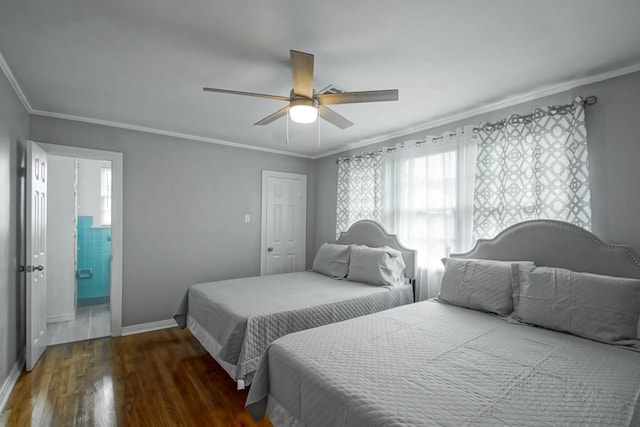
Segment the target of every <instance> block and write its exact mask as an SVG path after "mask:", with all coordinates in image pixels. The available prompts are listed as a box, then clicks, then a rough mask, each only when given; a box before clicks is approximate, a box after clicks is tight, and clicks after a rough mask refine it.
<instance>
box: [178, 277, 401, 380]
mask: <svg viewBox="0 0 640 427" xmlns="http://www.w3.org/2000/svg"><path fill="white" fill-rule="evenodd" d="M410 302H413V291H412V288H411V286H409V285H405V286H399V287H382V286H371V285H366V284H363V283H358V282H350V281H347V280H335V279H331V278H329V277H327V276H324V275H322V274H318V273H313V272H300V273H289V274H277V275H271V276H260V277H249V278H243V279H233V280H223V281H219V282H211V283H203V284H199V285H193V286H192V287H191V288H189V291H188V294H187V295H186V296H185V299H184V300H183V301H182V303H181V304H180V306H179V308H178V310H177V311H176V314H175V316H174V317H175V318H176V321H178V323H179V324H180V326H182V327H184V325H185V324H186V316H187V313H188V315H189V316H190V317H191V318H192V319H193V320H195V321H196V322H197V323H198V324H199V325H200V326H201V327H202V328H204V329H205V330H206V331H207V332H208V334H209V335H210V336H211V338H213V339H214V340H215V341H216V343H217V345H216V347H218V348H219V352H218V354H216V355H215V356H216V357H217V358H219V359H220V360H222V361H224V362H227V363H230V364H232V365H236V366H237V371H236V372H235V375H232V376H233V377H234V379H245V382H246V384H249V382H250V380H251V376H249V374H251V373H253V372H254V371H255V370H256V369H257V367H258V364H259V362H260V359H261V357H262V356H263V354H264V352H265V351H266V349H267V347H268V345H269V344H270V343H271V342H273V341H274V340H275V339H277V338H279V337H282V336H284V335H286V334H288V333H291V332H296V331H301V330H304V329H309V328H313V327H316V326H321V325H326V324H329V323H333V322H339V321H342V320H346V319H350V318H353V317H357V316H363V315H365V314H370V313H374V312H377V311H380V310H385V309H388V308H392V307H396V306H398V305H402V304H408V303H410Z"/></svg>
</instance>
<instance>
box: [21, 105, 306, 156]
mask: <svg viewBox="0 0 640 427" xmlns="http://www.w3.org/2000/svg"><path fill="white" fill-rule="evenodd" d="M30 113H31V114H33V115H34V116H43V117H52V118H54V119H64V120H71V121H74V122H82V123H91V124H94V125H102V126H110V127H114V128H120V129H127V130H133V131H137V132H145V133H151V134H155V135H162V136H168V137H171V138H181V139H188V140H191V141H199V142H208V143H211V144H217V145H225V146H228V147H234V148H243V149H247V150H254V151H262V152H265V153H273V154H281V155H284V156H293V157H301V158H303V159H311V158H312V156H310V155H307V154H298V153H292V152H289V151H284V150H276V149H274V148H263V147H257V146H255V145H249V144H241V143H238V142H231V141H225V140H222V139H216V138H209V137H206V136H198V135H191V134H188V133H180V132H173V131H169V130H162V129H156V128H150V127H146V126H138V125H131V124H128V123H121V122H112V121H109V120H101V119H93V118H91V117H83V116H75V115H72V114H62V113H53V112H49V111H42V110H32V111H30Z"/></svg>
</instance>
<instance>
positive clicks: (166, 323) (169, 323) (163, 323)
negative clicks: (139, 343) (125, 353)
mask: <svg viewBox="0 0 640 427" xmlns="http://www.w3.org/2000/svg"><path fill="white" fill-rule="evenodd" d="M175 326H178V325H177V323H176V321H175V320H173V319H167V320H159V321H157V322H150V323H142V324H140V325H132V326H123V327H122V335H123V336H125V335H134V334H143V333H145V332H151V331H158V330H160V329H168V328H173V327H175Z"/></svg>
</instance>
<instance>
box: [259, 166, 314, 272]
mask: <svg viewBox="0 0 640 427" xmlns="http://www.w3.org/2000/svg"><path fill="white" fill-rule="evenodd" d="M306 220H307V176H306V175H300V174H293V173H284V172H273V171H262V239H261V243H262V244H261V250H262V256H261V262H260V274H263V275H264V274H279V273H292V272H294V271H304V269H305V249H306V228H307V226H306Z"/></svg>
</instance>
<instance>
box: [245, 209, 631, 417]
mask: <svg viewBox="0 0 640 427" xmlns="http://www.w3.org/2000/svg"><path fill="white" fill-rule="evenodd" d="M452 257H454V259H457V260H459V261H460V262H467V261H468V262H470V263H476V264H473V265H474V267H473V268H467V269H466V270H463V271H462V273H461V274H460V275H459V276H457V277H459V278H460V279H459V280H461V281H464V282H469V283H471V282H473V281H477V280H488V281H491V280H495V281H497V280H498V279H499V277H498V275H495V277H493V276H491V275H488V274H485V273H486V272H487V271H489V270H486V269H485V270H483V267H482V266H481V262H480V264H478V261H477V260H497V261H508V263H504V264H506V265H508V266H509V267H508V269H509V271H511V272H515V275H514V276H513V280H514V282H513V284H514V287H516V288H517V292H514V293H513V300H512V301H513V303H512V304H511V302H510V301H509V300H508V299H507V300H506V305H507V306H510V307H507V308H506V311H505V313H507V312H509V310H512V311H513V313H512V314H510V315H506V314H504V313H502V315H497V314H488V313H486V312H484V311H480V310H477V309H476V310H474V309H470V308H464V307H460V306H457V305H453V304H445V303H443V302H438V301H424V302H420V303H416V304H410V305H406V306H402V307H397V308H393V309H390V310H386V311H382V312H379V313H375V314H371V315H368V316H364V317H358V318H355V319H351V320H347V321H344V322H340V323H334V324H331V325H327V326H323V327H320V328H315V329H311V330H306V331H301V332H297V333H293V334H289V335H286V336H284V337H282V338H280V339H278V340H276V341H274V342H273V343H272V344H271V345H270V346H269V348H268V351H267V352H266V354H265V356H264V358H263V359H262V361H261V364H260V367H259V369H258V371H257V373H256V374H255V377H254V378H253V385H252V386H251V389H250V391H249V395H248V398H247V402H246V408H247V410H248V411H249V412H250V413H251V415H252V416H253V417H254V418H256V419H260V418H262V417H263V416H264V415H265V413H268V415H269V418H270V420H271V422H272V423H273V424H274V425H287V426H295V425H304V426H363V425H367V426H375V425H438V426H442V425H452V426H459V425H460V426H463V425H474V426H475V425H486V426H514V425H515V426H526V425H532V426H533V425H535V426H538V425H550V426H551V425H553V426H555V425H580V426H583V425H615V426H638V425H640V403H639V399H640V353H639V352H637V349H638V347H639V346H638V344H639V343H640V341H638V339H639V338H640V337H639V336H638V335H639V331H638V329H640V325H638V317H639V315H638V308H639V307H640V298H639V297H638V296H639V295H640V292H638V286H640V282H638V281H637V280H631V279H616V278H619V277H624V278H633V279H639V278H640V261H639V260H638V258H637V257H636V256H635V255H634V254H633V253H632V252H631V251H630V250H629V249H627V248H625V247H622V246H612V245H607V244H605V243H603V242H602V241H600V240H599V239H598V238H596V237H595V236H594V235H593V234H591V233H589V232H587V231H585V230H583V229H580V228H578V227H575V226H573V225H570V224H567V223H563V222H558V221H530V222H525V223H521V224H517V225H515V226H513V227H511V228H509V229H507V230H505V231H504V232H502V233H501V234H500V235H498V236H497V237H496V238H495V239H493V240H490V241H482V240H481V241H479V242H478V244H477V245H476V247H475V248H474V249H473V250H472V251H471V252H469V253H467V254H461V255H457V256H452ZM511 261H529V263H522V262H521V263H511ZM452 264H453V262H452ZM493 264H495V265H493V267H492V268H494V267H495V266H496V265H497V266H498V267H499V268H502V267H501V266H500V264H502V263H493ZM533 264H535V266H537V267H535V266H532V265H533ZM448 265H449V264H448ZM470 265H471V264H470ZM514 266H515V267H514ZM447 269H449V266H448V267H447ZM536 269H538V270H536ZM567 270H570V271H572V272H587V273H593V274H596V275H603V276H613V277H612V278H611V277H610V278H605V279H606V280H605V281H604V282H598V280H600V278H599V277H596V276H592V275H589V274H581V273H571V272H569V273H567ZM536 271H537V272H536ZM539 273H540V274H542V273H544V274H547V275H548V276H542V277H549V278H550V279H549V281H550V282H552V286H551V287H550V288H548V289H547V291H545V292H541V289H542V288H543V287H545V286H546V285H547V284H545V283H538V284H537V285H536V286H530V285H532V284H534V285H535V283H534V282H535V281H533V279H532V278H534V277H537V276H536V275H539ZM447 274H448V273H447V272H445V276H447ZM549 274H550V275H549ZM451 277H453V276H450V277H449V279H447V278H446V277H445V279H443V286H445V281H446V280H450V279H451ZM516 280H518V281H519V282H516ZM516 283H517V284H516ZM594 283H595V284H594ZM603 283H604V284H605V285H606V286H604V287H602V286H603ZM446 286H447V287H448V288H449V289H454V290H455V292H453V293H451V295H452V298H453V299H454V300H455V298H458V300H457V303H458V305H465V304H466V303H465V302H464V301H466V300H465V298H468V300H469V301H470V303H469V304H466V305H473V304H475V303H477V302H478V301H480V303H479V304H480V306H482V307H485V306H483V304H488V306H489V307H490V306H492V305H496V301H497V300H500V299H501V298H502V300H503V302H504V295H502V296H501V295H499V294H498V293H496V294H492V295H491V297H490V298H486V296H487V294H484V293H482V292H479V291H477V290H473V289H472V290H471V292H476V294H475V295H471V296H470V297H469V295H461V294H462V293H464V291H465V290H464V289H462V288H456V287H455V286H454V287H451V284H450V283H447V284H446ZM509 286H511V285H509ZM527 286H528V287H527ZM607 286H610V287H609V288H607ZM514 290H515V288H514ZM467 291H469V289H467ZM478 292H479V293H478ZM483 292H484V291H483ZM545 293H546V294H547V295H543V294H545ZM618 293H619V294H618ZM441 295H443V294H441ZM508 297H509V298H511V295H509V296H508ZM545 298H548V299H549V300H548V301H547V300H546V299H545ZM460 301H462V302H460ZM536 304H538V305H537V306H536ZM612 304H613V305H612ZM497 306H500V304H498V305H497ZM530 306H533V307H539V309H540V310H541V313H537V314H538V317H535V316H531V315H530V313H528V312H527V311H526V310H525V308H527V307H530ZM618 306H619V307H620V313H617V312H616V310H612V309H611V307H618ZM623 307H626V308H625V309H623ZM487 310H489V309H487ZM500 310H502V308H500V309H498V312H500ZM625 310H627V311H628V312H631V314H629V313H627V311H625ZM489 311H491V310H489ZM623 311H625V312H624V313H623ZM516 313H519V314H520V320H522V318H525V320H530V319H533V320H530V322H531V323H534V324H537V325H540V326H545V327H546V328H542V327H537V326H532V325H530V324H525V323H523V322H522V321H518V320H517V316H516V318H514V316H513V314H516ZM499 314H500V313H499ZM507 314H508V313H507ZM527 316H529V317H527ZM536 319H539V320H536ZM557 319H562V322H559V323H558V325H560V326H555V328H557V329H559V330H566V331H570V332H572V333H574V334H577V335H582V336H590V337H592V339H586V338H582V337H579V336H575V335H570V334H568V333H566V332H559V331H556V330H550V329H548V328H549V327H551V326H550V325H552V326H553V325H555V324H554V321H556V320H557ZM594 319H595V320H596V321H597V322H596V323H597V325H596V326H597V327H596V326H594V325H595V323H594V325H592V324H591V322H592V320H594ZM563 322H564V323H563ZM607 322H609V323H608V324H607ZM633 322H635V323H633ZM622 325H626V326H625V327H626V335H631V336H625V333H621V335H620V334H618V335H616V329H617V328H618V326H620V328H622V329H624V327H623V326H622ZM629 327H631V329H632V330H631V331H629ZM563 328H566V329H563ZM634 328H635V329H634ZM591 334H593V335H591ZM611 337H614V338H616V339H618V338H631V339H627V340H626V341H624V340H617V341H616V340H613V341H612V343H605V342H608V341H609V339H610V338H611ZM611 339H613V338H611ZM599 341H605V342H599ZM634 350H636V351H634Z"/></svg>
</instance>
